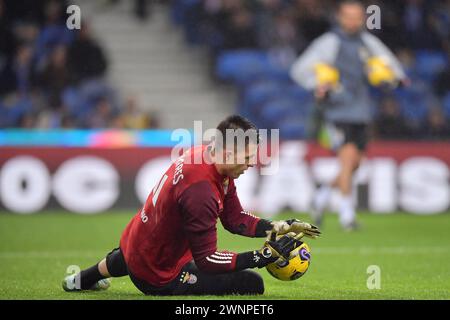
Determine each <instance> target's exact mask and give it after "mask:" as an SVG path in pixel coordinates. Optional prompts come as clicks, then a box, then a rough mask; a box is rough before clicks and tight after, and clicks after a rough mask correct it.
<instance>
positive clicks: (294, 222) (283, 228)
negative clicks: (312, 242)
mask: <svg viewBox="0 0 450 320" xmlns="http://www.w3.org/2000/svg"><path fill="white" fill-rule="evenodd" d="M272 226H273V228H272V232H275V233H277V234H278V235H283V234H286V233H290V232H293V233H295V234H300V233H303V234H304V236H306V237H308V238H311V239H315V238H317V237H319V236H320V234H321V232H320V230H319V228H317V227H316V226H315V225H313V224H310V223H307V222H303V221H300V220H298V219H289V220H285V221H272Z"/></svg>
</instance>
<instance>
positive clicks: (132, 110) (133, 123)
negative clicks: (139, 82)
mask: <svg viewBox="0 0 450 320" xmlns="http://www.w3.org/2000/svg"><path fill="white" fill-rule="evenodd" d="M123 123H124V127H126V128H128V129H146V128H149V127H150V119H149V116H148V115H147V114H145V113H143V112H142V111H140V110H139V108H138V105H137V101H136V98H135V97H133V96H130V97H128V99H127V101H126V104H125V110H124V114H123Z"/></svg>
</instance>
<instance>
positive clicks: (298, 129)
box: [278, 117, 307, 140]
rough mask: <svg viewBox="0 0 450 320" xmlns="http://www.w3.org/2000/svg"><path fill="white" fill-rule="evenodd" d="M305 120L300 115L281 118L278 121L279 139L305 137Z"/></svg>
mask: <svg viewBox="0 0 450 320" xmlns="http://www.w3.org/2000/svg"><path fill="white" fill-rule="evenodd" d="M306 124H307V121H306V119H304V118H301V117H291V118H286V119H283V120H281V121H280V122H279V123H278V127H279V128H280V139H281V140H298V139H305V138H306V132H307V129H306Z"/></svg>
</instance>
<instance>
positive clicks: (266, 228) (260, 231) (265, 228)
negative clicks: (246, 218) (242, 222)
mask: <svg viewBox="0 0 450 320" xmlns="http://www.w3.org/2000/svg"><path fill="white" fill-rule="evenodd" d="M272 228H273V226H272V222H271V221H269V220H266V219H259V221H258V223H257V224H256V229H255V235H254V237H255V238H265V237H267V232H270V231H271V230H272Z"/></svg>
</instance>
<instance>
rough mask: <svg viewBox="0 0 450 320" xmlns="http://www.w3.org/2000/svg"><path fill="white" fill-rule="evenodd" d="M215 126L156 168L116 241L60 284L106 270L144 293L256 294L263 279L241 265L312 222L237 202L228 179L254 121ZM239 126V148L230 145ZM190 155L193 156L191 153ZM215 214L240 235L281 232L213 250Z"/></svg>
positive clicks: (69, 286)
mask: <svg viewBox="0 0 450 320" xmlns="http://www.w3.org/2000/svg"><path fill="white" fill-rule="evenodd" d="M216 132H217V134H216V137H215V141H214V142H213V143H212V144H210V145H202V146H196V147H192V148H191V149H189V150H188V151H186V152H185V153H184V154H183V155H182V156H181V157H180V158H178V159H177V160H176V161H175V162H174V163H173V164H172V165H171V166H170V167H169V169H168V170H167V171H166V172H165V173H164V174H163V175H162V177H161V179H160V181H159V182H158V183H157V185H156V186H155V187H154V189H153V190H152V192H151V193H150V195H149V196H148V199H147V201H146V203H145V204H144V206H143V208H142V209H141V210H140V211H139V212H138V213H137V214H136V215H135V216H134V217H133V218H132V219H131V221H130V222H129V224H128V225H127V227H126V228H125V230H124V231H123V233H122V237H121V239H120V245H119V248H117V249H114V250H113V251H111V252H110V253H109V254H108V255H107V256H106V258H105V259H103V260H102V261H100V262H99V263H97V264H95V265H94V266H92V267H90V268H88V269H85V270H82V271H81V272H80V273H78V274H73V275H70V276H67V277H66V278H65V279H64V281H63V288H64V290H66V291H80V290H95V289H105V288H107V287H109V281H108V280H107V278H109V277H122V276H129V277H130V279H131V281H132V282H133V283H134V285H135V286H136V287H137V288H138V289H139V290H140V291H142V292H143V293H144V294H149V295H224V294H262V293H263V292H264V283H263V279H262V278H261V276H260V275H259V274H258V273H256V272H254V271H252V270H249V269H251V268H255V267H258V268H262V267H265V266H266V265H267V264H269V263H272V262H274V261H276V260H277V259H279V258H280V257H281V256H287V255H289V252H290V251H292V250H293V249H294V247H293V246H294V245H295V244H294V242H293V241H290V239H289V236H288V233H291V232H295V233H297V234H298V233H300V232H302V233H303V234H304V235H306V236H309V237H311V238H315V237H317V236H319V235H320V231H319V230H318V229H317V228H316V227H315V226H313V225H310V224H308V223H305V222H301V221H299V220H296V219H292V220H287V221H269V220H265V219H260V218H258V217H256V216H253V215H251V214H250V213H249V212H247V211H245V210H243V209H242V206H241V204H240V202H239V198H238V196H237V194H236V187H235V184H234V179H236V178H238V177H239V176H240V175H241V174H242V173H244V171H246V170H247V169H248V168H249V167H252V166H253V164H254V163H255V159H256V155H257V149H258V143H259V136H258V133H257V129H256V127H255V126H254V125H253V124H252V123H251V122H249V121H248V120H247V119H245V118H243V117H240V116H230V117H228V118H227V119H225V120H224V121H222V122H221V123H220V124H219V126H218V127H217V131H216ZM229 132H232V133H233V135H234V138H233V140H232V141H231V142H229V141H228V140H229V139H225V137H226V135H227V134H228V133H229ZM249 132H250V134H249ZM240 134H241V135H242V137H243V140H241V141H244V147H243V148H239V147H238V146H237V145H236V144H238V143H236V141H238V140H239V138H240V137H239V135H240ZM229 144H231V145H229ZM219 146H220V147H219ZM198 156H200V160H201V161H195V159H194V158H195V157H197V160H198ZM239 160H242V161H239ZM218 219H220V221H221V223H222V225H223V226H224V227H225V229H226V230H228V231H230V232H232V233H235V234H239V235H242V236H246V237H261V238H265V237H267V235H268V234H269V233H270V232H272V231H273V232H277V234H278V235H281V234H285V235H284V236H279V237H278V238H276V239H275V238H272V239H271V240H267V241H266V242H265V243H264V245H263V246H262V248H258V249H257V250H252V251H248V252H243V253H235V252H231V251H225V250H219V249H218V248H217V229H216V223H217V220H218Z"/></svg>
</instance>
